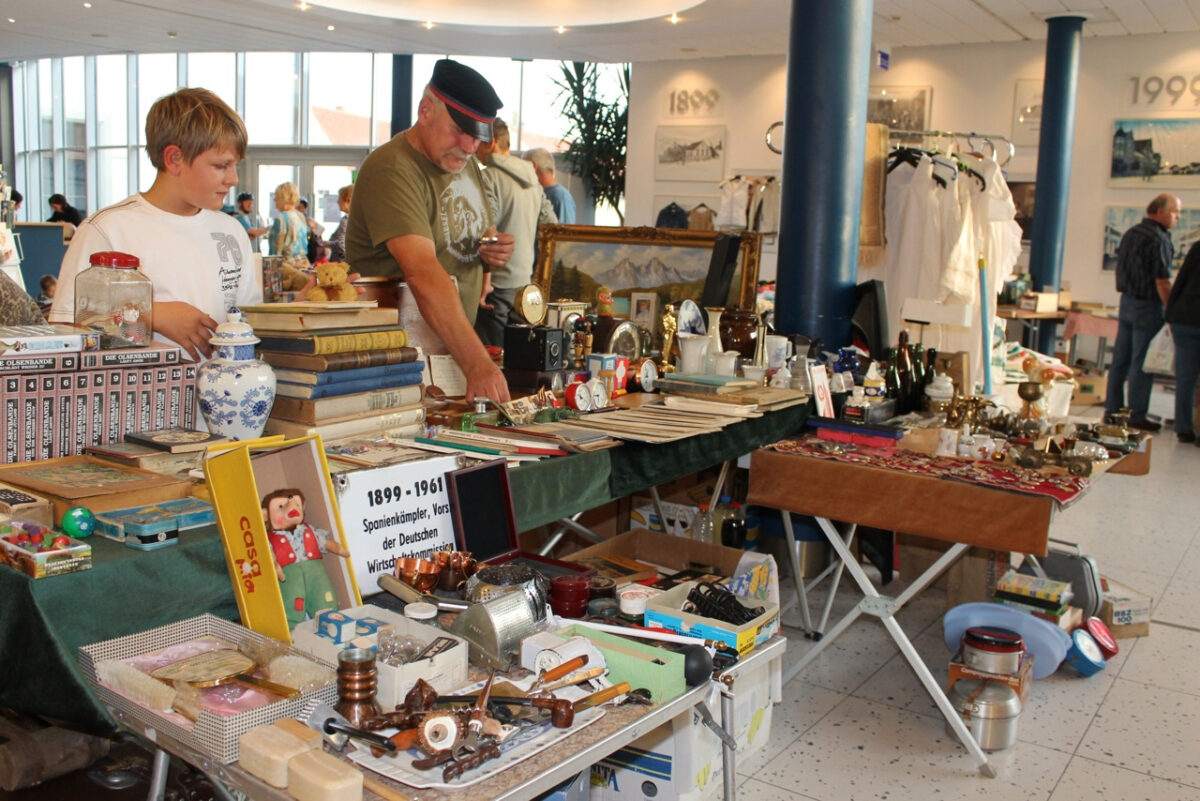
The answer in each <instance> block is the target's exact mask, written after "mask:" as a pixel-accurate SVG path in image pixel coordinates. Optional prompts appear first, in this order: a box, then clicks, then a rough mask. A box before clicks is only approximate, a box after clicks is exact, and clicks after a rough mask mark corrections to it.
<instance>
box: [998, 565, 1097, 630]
mask: <svg viewBox="0 0 1200 801" xmlns="http://www.w3.org/2000/svg"><path fill="white" fill-rule="evenodd" d="M1073 597H1074V591H1073V589H1072V587H1071V582H1069V581H1058V580H1056V579H1052V578H1039V577H1038V576H1028V575H1025V574H1024V573H1018V572H1017V571H1015V570H1009V571H1008V572H1007V573H1005V574H1004V575H1003V576H1001V577H1000V580H999V581H997V582H996V594H995V597H994V598H993V600H994V601H996V602H997V603H1001V604H1004V605H1005V606H1011V607H1015V608H1016V609H1020V610H1021V611H1022V612H1029V613H1030V614H1032V615H1034V616H1036V617H1040V618H1042V619H1043V620H1048V621H1049V622H1051V623H1053V624H1055V625H1056V626H1059V627H1060V628H1062V629H1065V630H1066V631H1071V630H1073V629H1074V628H1076V627H1077V626H1081V625H1083V612H1082V610H1081V609H1080V608H1079V607H1077V606H1071V599H1072V598H1073Z"/></svg>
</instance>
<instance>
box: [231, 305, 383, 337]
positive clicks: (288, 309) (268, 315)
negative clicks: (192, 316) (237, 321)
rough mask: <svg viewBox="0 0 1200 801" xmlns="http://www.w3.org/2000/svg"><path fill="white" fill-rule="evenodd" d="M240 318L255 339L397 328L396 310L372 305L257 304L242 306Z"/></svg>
mask: <svg viewBox="0 0 1200 801" xmlns="http://www.w3.org/2000/svg"><path fill="white" fill-rule="evenodd" d="M241 310H242V315H243V316H244V317H245V319H246V322H247V323H249V324H250V325H251V327H252V328H254V331H255V333H256V334H257V335H258V336H260V337H261V336H262V335H263V334H264V333H270V332H274V331H320V330H326V329H331V328H350V327H356V326H363V327H369V326H385V325H398V324H399V322H400V311H399V310H398V309H390V308H384V309H380V308H377V307H376V302H375V301H373V300H371V301H357V302H356V301H343V302H330V303H307V302H303V301H302V302H298V303H260V304H255V305H253V306H243V307H242V309H241Z"/></svg>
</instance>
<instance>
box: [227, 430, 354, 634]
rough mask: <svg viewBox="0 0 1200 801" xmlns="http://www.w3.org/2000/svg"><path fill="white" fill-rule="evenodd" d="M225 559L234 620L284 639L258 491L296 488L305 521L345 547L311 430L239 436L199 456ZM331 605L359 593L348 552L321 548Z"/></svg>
mask: <svg viewBox="0 0 1200 801" xmlns="http://www.w3.org/2000/svg"><path fill="white" fill-rule="evenodd" d="M204 475H205V477H206V478H207V479H208V486H209V489H210V490H211V492H212V503H213V507H214V508H215V509H216V512H217V526H218V528H220V531H221V542H222V544H223V545H224V549H225V565H226V567H228V568H229V577H230V580H231V581H232V582H233V593H234V597H235V598H236V599H237V606H238V613H239V615H240V617H241V620H242V623H243V624H245V625H246V626H247V627H248V628H251V629H253V630H254V631H257V632H259V633H261V634H265V635H267V636H268V637H274V638H275V639H277V640H282V641H283V642H287V643H290V642H291V641H292V633H291V630H290V629H289V627H288V622H287V615H286V613H285V612H284V608H283V594H282V592H280V589H279V580H278V579H277V578H276V577H275V562H274V556H273V553H272V550H271V545H270V543H269V542H268V540H267V529H266V525H265V523H264V522H263V513H262V499H263V496H265V495H267V494H268V493H270V492H273V491H274V490H277V489H284V488H293V487H294V488H296V489H298V490H300V491H301V492H302V493H303V494H304V517H305V522H306V523H309V524H311V525H312V526H314V527H315V528H320V529H324V530H325V531H328V532H331V533H332V534H333V535H334V536H335V537H337V538H338V540H340V541H341V543H342V545H343V546H344V547H345V548H346V550H347V551H349V549H350V548H349V545H348V543H347V542H346V535H345V532H344V531H342V522H341V516H340V515H339V514H338V509H337V498H336V496H335V494H334V491H333V484H332V482H331V481H330V478H329V465H328V464H327V463H326V462H325V452H324V451H323V450H322V448H321V439H320V437H317V436H311V437H303V438H300V439H295V440H284V441H283V442H282V443H279V442H277V441H272V442H263V441H251V442H247V443H240V444H239V445H238V447H236V448H232V449H231V450H228V451H225V452H224V453H221V454H218V455H216V456H213V457H212V458H210V459H208V460H206V461H205V462H204ZM323 561H324V563H325V569H326V570H327V571H328V573H329V577H330V579H331V580H332V582H333V586H334V591H335V593H336V595H337V600H338V608H339V609H345V608H347V607H351V606H358V605H360V604H361V603H362V598H361V596H360V595H359V593H358V584H357V583H356V582H355V580H354V572H353V571H352V570H351V569H350V560H349V559H345V558H342V557H340V556H335V555H333V554H325V556H324V559H323Z"/></svg>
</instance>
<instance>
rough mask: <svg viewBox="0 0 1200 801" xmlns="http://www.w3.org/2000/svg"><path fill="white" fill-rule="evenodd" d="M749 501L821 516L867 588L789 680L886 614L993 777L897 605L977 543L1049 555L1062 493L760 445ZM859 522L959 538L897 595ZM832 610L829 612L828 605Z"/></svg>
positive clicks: (920, 674) (907, 654) (845, 566)
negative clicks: (881, 582) (862, 540)
mask: <svg viewBox="0 0 1200 801" xmlns="http://www.w3.org/2000/svg"><path fill="white" fill-rule="evenodd" d="M747 501H748V502H749V503H752V504H757V505H759V506H766V507H769V508H773V509H780V510H783V511H787V512H797V513H799V514H804V515H811V516H813V517H815V518H816V519H817V524H818V525H819V526H820V528H821V531H822V532H823V533H824V534H825V536H826V538H827V539H828V540H829V544H830V545H831V546H832V547H833V549H834V551H835V552H836V553H837V555H838V559H839V561H840V564H839V565H838V569H837V572H836V573H835V581H836V579H837V578H838V577H840V573H841V571H842V570H845V571H848V572H849V573H850V576H851V577H852V578H853V579H854V581H855V583H856V584H858V586H859V589H861V590H862V593H863V596H864V597H863V599H862V600H861V601H860V602H859V603H858V605H857V606H855V608H854V609H852V610H850V612H848V613H847V614H846V615H845V617H843V618H842V619H841V620H840V621H838V622H837V623H836V624H835V625H834V626H833V628H832V629H830V630H829V632H827V633H826V634H824V635H823V636H822V637H821V638H820V639H819V641H818V642H817V643H816V645H815V646H814V647H813V648H812V649H810V650H809V651H808V653H806V654H805V655H804V658H803V659H801V661H800V662H799V663H798V664H797V665H796V666H795V667H793V668H792V669H791V671H790V672H789V673H788V674H787V675H786V676H785V677H784V681H788V680H790V679H791V678H793V677H794V676H795V675H796V674H797V673H798V672H799V671H801V670H803V669H804V667H806V666H807V665H808V664H809V663H810V662H812V660H813V659H815V658H816V657H817V655H818V654H820V653H821V652H822V651H823V650H824V649H825V648H826V647H828V646H829V644H830V643H832V642H834V641H835V640H836V639H837V638H838V636H839V635H840V634H841V633H842V632H843V631H845V630H846V629H847V628H849V626H850V625H851V624H852V623H853V622H854V621H855V620H857V619H858V617H859V616H860V615H863V614H868V615H873V616H875V617H877V618H879V620H880V622H881V623H883V625H884V628H886V629H887V632H888V634H889V635H891V637H892V639H893V640H895V642H896V645H897V647H899V649H900V652H901V653H902V654H904V658H905V659H907V660H908V663H909V666H910V667H911V668H912V670H913V672H914V673H916V675H917V678H918V679H920V681H921V684H922V685H924V687H925V690H926V692H928V693H929V696H930V698H932V699H933V701H934V703H935V704H937V707H938V709H939V710H940V711H941V713H942V715H943V716H944V717H945V718H946V721H947V723H948V724H949V725H950V727H951V728H952V729H953V730H954V733H955V734H956V735H957V736H958V739H959V741H960V742H962V744H963V746H964V747H965V748H966V749H967V751H968V752H970V754H971V756H972V757H974V759H975V761H976V762H977V763H978V765H979V771H980V773H982V774H983V775H985V776H987V777H989V778H992V777H994V776H995V775H996V774H995V771H994V770H993V769H992V767H991V766H990V765H989V764H988V761H987V756H986V755H985V754H984V753H983V750H982V749H981V748H980V747H979V744H978V743H977V742H976V741H975V740H974V738H972V737H971V733H970V732H969V731H968V730H967V727H966V725H965V724H964V723H963V721H962V718H961V717H959V715H958V713H957V712H956V711H955V710H954V708H953V707H952V706H951V705H950V701H949V700H948V699H947V698H946V694H945V692H944V691H943V690H942V688H941V686H940V685H939V684H938V682H937V681H936V680H935V679H934V677H933V674H932V673H931V672H930V671H929V668H928V667H926V665H925V663H924V662H923V661H922V660H921V657H920V656H919V655H918V654H917V651H916V649H915V648H914V647H913V644H912V642H911V641H910V640H909V639H908V636H907V635H906V634H905V633H904V631H903V629H901V628H900V624H899V622H898V621H897V620H896V617H895V615H896V613H897V612H898V611H899V610H900V608H901V607H903V606H904V604H905V603H907V602H908V601H910V600H911V599H912V598H914V597H916V596H917V595H918V594H920V593H921V592H922V591H923V590H924V589H925V588H926V587H928V586H929V584H930V583H931V582H932V581H933V580H934V579H936V578H937V577H938V575H939V574H941V572H942V571H944V570H945V569H946V568H948V567H949V566H950V565H951V564H952V563H953V562H954V561H955V560H956V559H958V558H959V557H960V556H961V555H962V554H963V552H964V551H966V550H967V548H969V547H971V546H973V545H978V546H980V547H984V548H993V549H996V550H1003V551H1019V552H1021V553H1028V554H1035V555H1038V556H1044V555H1045V553H1046V544H1047V539H1048V537H1049V531H1050V520H1051V516H1052V514H1053V510H1054V501H1053V499H1051V498H1049V497H1045V496H1037V495H1024V494H1018V493H1015V492H1009V491H1007V490H1001V489H994V488H991V487H987V486H983V485H979V484H969V483H965V482H958V481H948V480H945V479H941V478H936V477H931V476H925V475H915V474H912V473H904V472H901V471H898V470H888V469H882V468H879V467H873V466H867V465H863V464H850V463H846V462H838V461H833V460H830V459H820V458H815V457H811V456H802V455H798V454H788V453H780V452H778V451H773V450H769V449H760V450H757V451H755V452H754V453H753V454H752V455H751V457H750V491H749V494H748V496H747ZM833 520H839V521H844V522H845V523H847V524H848V528H847V530H846V532H845V533H844V534H843V533H841V532H839V531H838V530H837V528H835V526H834V525H833V523H832V522H831V521H833ZM857 525H865V526H873V527H875V528H882V529H887V530H892V531H903V532H905V533H910V534H920V535H923V536H926V537H931V538H934V539H938V540H943V541H946V542H950V543H953V544H952V545H951V547H950V548H949V550H947V551H946V553H945V554H943V555H942V557H941V558H939V559H938V560H937V561H935V562H934V563H933V564H932V565H930V566H929V567H928V568H927V569H926V570H925V572H924V573H922V574H921V575H920V576H918V577H916V578H915V579H914V580H913V582H912V583H911V584H910V585H909V587H908V588H907V589H906V590H905V591H904V592H903V593H901V594H900V595H899V596H897V597H894V598H893V597H890V596H886V595H882V594H880V593H879V591H878V590H876V589H875V587H874V585H873V584H872V583H871V580H870V578H869V577H868V576H867V575H866V573H865V572H863V569H862V567H861V566H859V564H858V560H857V559H856V558H855V557H854V555H853V554H852V553H851V552H850V549H849V543H850V542H851V540H852V538H853V536H854V527H855V526H857ZM785 530H786V531H787V532H788V534H789V541H788V547H789V550H790V552H791V554H792V558H793V560H794V559H795V541H794V539H793V538H792V537H791V536H790V535H791V521H790V519H789V518H788V517H787V516H786V515H785ZM795 568H796V564H795V561H793V571H792V574H793V577H794V578H795V581H796V589H797V593H798V594H799V595H800V599H801V603H802V605H803V608H804V610H805V618H806V619H805V625H809V621H808V614H807V601H806V598H805V588H804V585H803V579H801V578H800V577H799V570H797V569H795ZM835 586H836V585H835ZM831 600H832V595H831ZM825 614H826V616H827V615H828V607H827V608H826V613H825Z"/></svg>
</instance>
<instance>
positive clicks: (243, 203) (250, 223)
mask: <svg viewBox="0 0 1200 801" xmlns="http://www.w3.org/2000/svg"><path fill="white" fill-rule="evenodd" d="M233 216H234V218H235V219H236V220H237V221H238V222H240V223H241V224H242V227H243V228H245V229H246V236H248V237H250V249H251V251H253V252H254V253H257V252H258V239H259V237H261V236H262V235H263V234H265V233H266V232H267V231H270V230H271V229H270V228H268V227H267V226H265V225H263V221H262V217H260V216H258V214H256V213H255V211H254V195H252V194H250V193H249V192H242V193H241V194H239V195H238V196H237V213H236V214H234V215H233Z"/></svg>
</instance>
